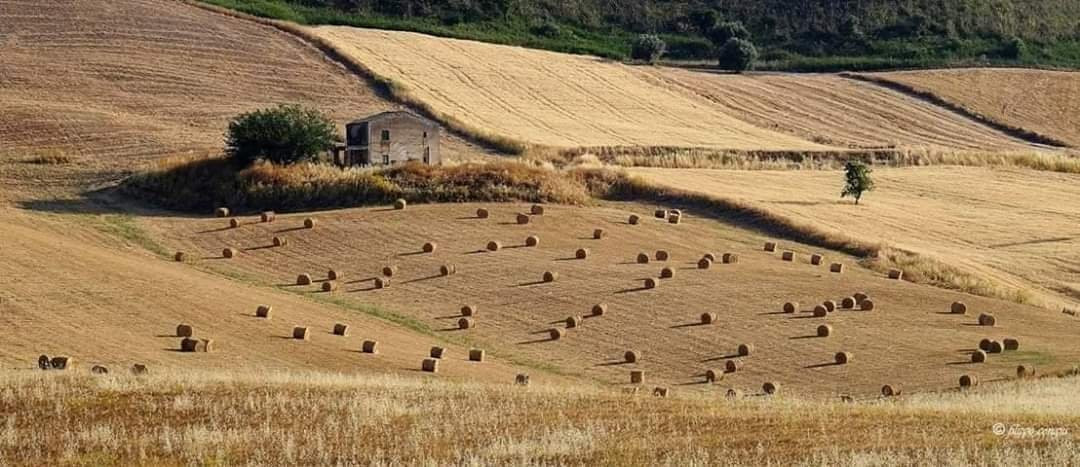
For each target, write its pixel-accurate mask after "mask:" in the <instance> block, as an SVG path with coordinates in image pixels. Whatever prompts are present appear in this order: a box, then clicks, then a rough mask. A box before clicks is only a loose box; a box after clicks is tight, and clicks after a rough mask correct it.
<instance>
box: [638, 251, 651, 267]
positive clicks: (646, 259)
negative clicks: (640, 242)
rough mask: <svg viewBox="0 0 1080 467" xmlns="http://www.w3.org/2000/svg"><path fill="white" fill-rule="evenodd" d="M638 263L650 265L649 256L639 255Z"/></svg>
mask: <svg viewBox="0 0 1080 467" xmlns="http://www.w3.org/2000/svg"><path fill="white" fill-rule="evenodd" d="M637 263H638V264H649V255H647V254H645V253H638V255H637Z"/></svg>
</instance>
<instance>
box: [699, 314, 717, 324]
mask: <svg viewBox="0 0 1080 467" xmlns="http://www.w3.org/2000/svg"><path fill="white" fill-rule="evenodd" d="M714 322H716V313H702V314H701V324H712V323H714Z"/></svg>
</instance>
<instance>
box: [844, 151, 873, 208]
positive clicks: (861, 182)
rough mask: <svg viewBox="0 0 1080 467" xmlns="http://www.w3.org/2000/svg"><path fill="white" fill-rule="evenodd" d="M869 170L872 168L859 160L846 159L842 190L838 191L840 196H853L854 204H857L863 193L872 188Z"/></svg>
mask: <svg viewBox="0 0 1080 467" xmlns="http://www.w3.org/2000/svg"><path fill="white" fill-rule="evenodd" d="M870 172H873V170H871V169H870V167H867V166H866V164H864V163H863V162H861V161H848V162H847V163H846V164H844V191H842V192H841V193H840V197H841V198H846V197H848V196H851V197H853V198H855V204H859V200H860V199H862V196H863V193H865V192H867V191H871V190H873V189H874V180H873V179H872V178H870Z"/></svg>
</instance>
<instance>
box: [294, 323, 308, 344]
mask: <svg viewBox="0 0 1080 467" xmlns="http://www.w3.org/2000/svg"><path fill="white" fill-rule="evenodd" d="M292 337H293V339H297V340H302V341H306V340H308V338H310V333H309V332H308V328H306V327H304V326H295V327H293V330H292Z"/></svg>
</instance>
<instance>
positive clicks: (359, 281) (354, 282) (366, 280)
mask: <svg viewBox="0 0 1080 467" xmlns="http://www.w3.org/2000/svg"><path fill="white" fill-rule="evenodd" d="M375 279H378V277H374V276H372V277H368V278H364V279H356V280H352V281H348V282H346V284H359V283H361V282H371V281H374V280H375Z"/></svg>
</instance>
